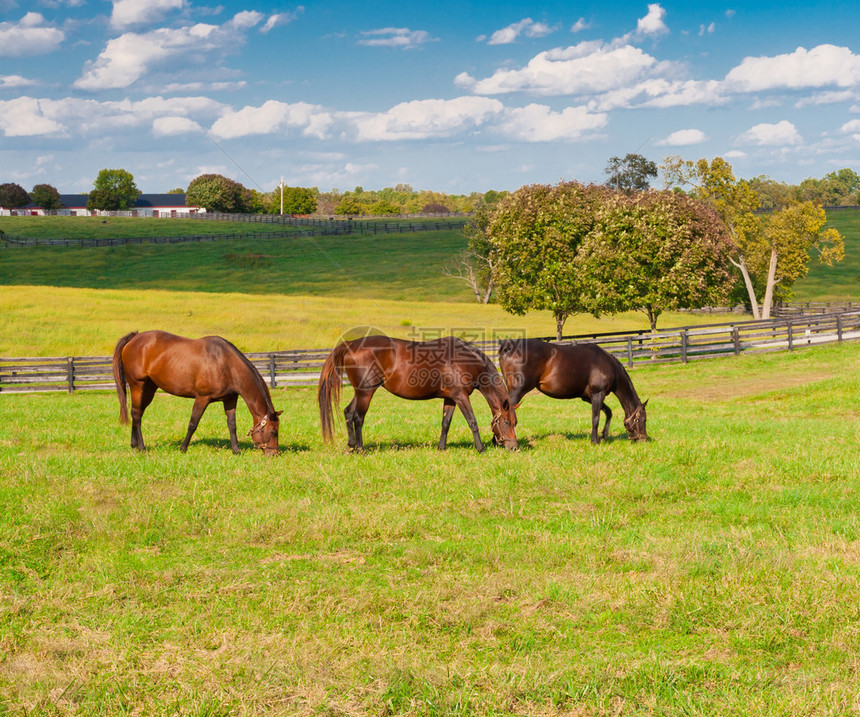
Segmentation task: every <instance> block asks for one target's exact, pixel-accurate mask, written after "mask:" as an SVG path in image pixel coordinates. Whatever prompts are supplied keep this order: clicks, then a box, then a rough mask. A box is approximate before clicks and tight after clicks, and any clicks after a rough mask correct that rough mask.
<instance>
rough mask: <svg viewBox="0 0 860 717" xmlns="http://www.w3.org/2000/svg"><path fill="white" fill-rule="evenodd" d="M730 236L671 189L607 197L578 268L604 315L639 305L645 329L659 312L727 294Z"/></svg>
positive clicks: (711, 215) (706, 211)
mask: <svg viewBox="0 0 860 717" xmlns="http://www.w3.org/2000/svg"><path fill="white" fill-rule="evenodd" d="M731 248H732V241H731V237H730V236H729V234H728V232H727V231H726V228H725V225H724V224H723V222H722V221H721V220H720V218H719V216H718V215H717V213H716V212H715V211H714V210H713V209H711V208H710V207H708V206H706V205H705V204H703V203H701V202H699V201H696V200H694V199H691V198H690V197H687V196H685V195H683V194H676V193H673V192H635V193H631V194H629V195H628V194H619V195H614V196H611V197H608V198H607V199H606V201H605V202H604V204H603V205H602V206H601V207H599V208H598V212H597V216H596V220H595V223H594V227H593V229H592V231H591V233H590V234H589V236H588V237H587V238H586V240H585V242H583V245H582V246H581V247H580V251H579V254H580V256H579V267H580V271H583V272H584V273H586V274H587V275H588V276H589V277H590V279H591V281H590V287H591V290H592V291H594V292H595V294H594V296H593V297H592V299H591V303H592V305H593V306H594V307H595V308H597V309H598V310H603V311H607V312H611V311H619V310H629V309H635V310H641V311H643V312H645V314H646V315H647V316H648V321H649V324H650V325H651V330H652V331H654V330H656V329H657V319H658V318H659V316H660V315H661V314H662V313H663V312H664V311H671V310H676V309H695V308H699V307H702V306H707V305H714V304H720V303H722V302H723V301H725V299H726V297H727V295H728V293H729V292H730V291H731V288H732V284H733V277H732V273H731V267H730V265H729V262H728V257H727V255H728V253H729V251H730V250H731Z"/></svg>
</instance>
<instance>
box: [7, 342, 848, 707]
mask: <svg viewBox="0 0 860 717" xmlns="http://www.w3.org/2000/svg"><path fill="white" fill-rule="evenodd" d="M858 375H860V345H858V344H856V343H855V344H845V345H841V346H833V347H827V348H817V349H807V350H803V351H798V352H795V353H793V354H779V355H770V356H764V357H761V356H760V357H755V358H752V359H750V358H746V357H741V358H738V359H721V360H715V361H708V362H702V363H697V364H693V365H688V366H672V367H660V368H654V367H649V368H643V369H638V370H637V371H636V372H634V374H633V379H634V381H635V383H636V387H637V389H638V391H639V392H640V394H641V395H642V396H643V397H647V398H650V399H651V402H650V403H649V434H650V435H651V437H652V440H651V441H650V442H649V443H647V444H632V443H629V442H628V441H627V440H626V438H624V435H623V432H622V429H621V426H620V420H619V416H620V415H621V412H620V410H618V409H619V407H618V404H617V401H615V399H614V397H613V398H612V399H610V405H612V407H613V410H616V419H615V423H614V426H613V429H612V431H611V435H610V440H609V441H607V442H606V443H604V444H602V445H600V446H597V447H595V446H592V445H591V444H590V443H589V441H588V432H589V430H590V421H589V410H588V407H587V406H586V404H584V403H582V402H581V401H565V402H560V401H552V400H551V399H548V398H546V397H543V396H540V395H530V396H528V397H526V399H525V400H524V402H523V404H522V406H521V408H520V411H519V427H518V433H519V441H520V446H521V450H520V451H519V452H518V453H509V452H507V451H503V450H501V449H488V451H487V452H486V453H485V454H481V455H478V454H476V453H475V451H474V448H473V447H472V444H471V443H472V442H471V435H470V433H469V431H468V428H467V427H466V425H465V422H464V421H463V419H462V416H460V415H459V414H457V415H456V416H455V419H454V423H453V425H452V428H451V435H450V439H449V449H448V451H447V452H445V453H439V452H438V451H437V450H436V449H435V443H436V441H437V440H438V434H439V424H440V419H441V402H439V401H432V402H426V403H423V402H406V401H401V400H398V399H395V398H394V397H392V396H390V395H388V394H386V393H385V392H380V393H379V394H378V396H377V398H376V400H375V401H374V404H373V406H372V408H371V412H370V413H369V414H368V417H367V423H366V426H365V440H366V445H367V448H368V452H367V453H366V454H365V455H353V454H349V453H347V452H346V451H345V448H344V447H345V442H346V437H345V432H344V430H343V426H342V424H341V425H340V426H338V430H337V433H336V440H337V444H336V445H335V446H326V445H324V444H323V443H322V441H321V439H320V437H319V425H318V417H317V412H316V405H315V395H314V391H313V390H309V389H290V390H288V391H287V390H283V389H278V390H276V391H275V392H274V393H273V398H274V401H275V405H276V406H277V407H278V408H279V409H284V410H285V413H284V415H283V417H282V431H281V445H282V448H283V452H282V454H281V455H279V456H277V457H275V458H273V459H266V458H264V457H263V456H262V455H261V454H259V453H258V452H254V451H252V450H251V448H250V439H248V438H243V439H242V441H241V443H242V447H243V449H244V450H243V453H242V454H241V455H240V456H234V455H232V454H231V453H230V450H229V440H228V438H227V430H226V425H225V421H224V417H223V412H221V411H220V410H218V408H217V406H214V407H211V408H210V410H209V411H208V412H207V413H206V415H204V418H203V421H202V422H201V425H200V428H199V429H198V432H197V434H196V436H195V439H194V441H193V442H192V444H191V447H190V449H189V451H188V453H187V454H184V455H183V454H180V453H179V451H178V446H179V442H180V440H181V439H182V437H183V436H184V432H185V426H186V423H187V419H188V415H189V412H190V401H187V400H183V399H177V398H173V397H169V396H166V395H164V394H159V395H157V396H156V399H155V401H154V403H153V405H152V406H151V407H150V409H149V411H148V412H147V415H146V419H145V423H144V431H145V432H146V436H147V440H148V443H149V446H150V452H149V453H147V454H145V455H136V454H133V453H132V451H131V450H130V448H129V447H128V440H129V429H128V427H126V426H120V425H119V424H118V423H117V402H116V397H115V396H114V395H112V394H110V393H107V392H105V393H94V394H78V395H75V396H66V395H30V396H6V397H3V396H0V412H2V415H3V420H2V421H0V505H2V506H3V510H2V511H0V546H2V552H0V556H2V557H0V589H2V601H0V704H2V705H3V706H4V707H5V709H6V710H7V711H8V712H9V713H18V712H25V711H28V712H30V713H38V714H117V713H145V714H176V713H181V714H189V715H204V714H205V715H215V714H284V715H287V714H289V715H311V714H328V715H347V714H355V715H359V714H389V715H400V714H426V715H430V714H449V715H454V714H475V715H492V714H496V715H500V714H545V715H556V714H583V715H598V714H607V715H608V714H653V713H659V714H666V715H676V714H677V715H680V714H691V713H692V714H726V713H735V714H738V713H743V714H761V715H796V714H845V713H849V712H852V711H856V710H857V709H858V708H860V702H858V692H857V663H856V655H857V652H858V649H860V632H858V629H857V625H858V617H860V616H858V605H860V552H858V546H860V521H858V517H857V515H858V492H857V491H858V480H860V461H858V451H857V445H858V444H860V421H858V419H860V411H858V401H860V382H858ZM348 396H349V390H348V389H347V391H346V392H345V396H344V398H345V399H346V398H347V397H348ZM474 405H475V407H476V413H477V415H478V420H479V423H480V425H481V430H482V434H483V435H484V436H487V435H488V434H489V428H488V424H489V420H490V416H489V411H488V409H487V406H486V404H485V403H484V402H483V401H482V400H481V399H480V398H479V397H477V396H476V398H475V401H474ZM238 413H239V429H240V436H242V435H243V434H244V432H245V431H247V429H248V428H249V427H250V416H249V415H248V413H247V410H246V409H245V408H244V405H243V404H242V403H241V402H240V410H239V412H238Z"/></svg>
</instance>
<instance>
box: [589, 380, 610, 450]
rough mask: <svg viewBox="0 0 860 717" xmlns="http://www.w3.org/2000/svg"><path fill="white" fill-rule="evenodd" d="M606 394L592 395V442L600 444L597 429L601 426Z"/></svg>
mask: <svg viewBox="0 0 860 717" xmlns="http://www.w3.org/2000/svg"><path fill="white" fill-rule="evenodd" d="M605 398H606V394H605V393H603V392H598V393H593V394H591V442H592V443H600V436H599V435H598V433H597V427H598V426H599V425H600V411H601V410H602V409H603V401H604V399H605Z"/></svg>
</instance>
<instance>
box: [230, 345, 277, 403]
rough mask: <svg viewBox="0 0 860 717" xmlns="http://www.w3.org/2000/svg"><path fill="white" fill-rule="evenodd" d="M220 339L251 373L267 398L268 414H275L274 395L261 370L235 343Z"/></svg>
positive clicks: (258, 387)
mask: <svg viewBox="0 0 860 717" xmlns="http://www.w3.org/2000/svg"><path fill="white" fill-rule="evenodd" d="M218 338H220V339H221V340H222V341H223V342H224V343H225V344H227V346H229V347H230V348H231V349H233V352H234V353H235V354H236V356H237V357H238V358H239V360H240V361H241V362H242V363H244V364H245V366H246V367H247V368H248V370H249V371H250V372H251V375H252V376H253V377H254V383H255V384H256V385H257V389H258V390H259V391H260V393H262V394H263V395H264V396H265V397H266V407H267V412H268V413H274V412H275V404H274V403H272V394H271V393H269V386H268V384H267V383H266V380H265V379H264V378H263V375H262V374H261V373H260V371H259V369H258V368H257V367H256V366H255V365H254V364H253V363H252V362H251V359H249V358H248V357H247V356H245V354H244V353H243V352H242V351H240V350H239V349H238V348H236V346H235V345H234V344H233V343H231V342H230V341H228V340H227V339H225V338H223V337H221V336H219V337H218Z"/></svg>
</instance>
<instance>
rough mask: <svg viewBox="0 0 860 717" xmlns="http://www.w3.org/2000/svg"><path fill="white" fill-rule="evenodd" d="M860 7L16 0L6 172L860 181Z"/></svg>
mask: <svg viewBox="0 0 860 717" xmlns="http://www.w3.org/2000/svg"><path fill="white" fill-rule="evenodd" d="M858 53H860V3H857V2H856V0H853V1H852V2H841V1H838V0H837V1H834V2H826V3H819V4H817V5H810V4H808V3H798V2H795V1H794V0H784V1H783V2H780V3H776V2H754V3H750V2H744V3H734V2H729V3H728V4H726V3H713V2H695V3H692V2H670V1H668V0H667V1H663V2H656V3H648V2H629V1H627V0H623V1H621V2H612V3H608V2H594V1H593V0H589V1H587V2H565V3H562V2H554V1H551V2H540V3H539V2H534V1H532V0H523V1H520V2H494V3H470V2H450V1H449V0H437V2H433V3H428V2H422V3H411V2H408V1H407V2H390V1H389V0H376V1H375V2H367V3H361V2H325V3H314V2H308V3H306V4H304V5H295V4H294V5H290V4H286V5H285V4H280V3H278V2H272V1H270V0H242V2H235V1H233V0H228V1H226V2H220V3H218V4H206V3H205V2H199V1H198V0H113V1H109V0H0V182H10V181H11V182H17V183H18V184H21V185H22V186H23V187H24V188H25V189H28V190H29V189H31V188H32V186H33V185H34V184H38V183H43V182H47V183H49V184H53V185H54V186H56V187H57V188H58V189H59V190H60V191H61V192H86V191H89V190H90V189H91V188H92V183H93V180H94V179H95V177H96V175H97V174H98V171H99V170H100V169H102V168H106V167H107V168H123V169H127V170H128V171H130V172H132V174H133V175H134V177H135V179H136V181H137V185H138V187H139V188H140V189H141V190H142V191H145V192H163V191H167V190H170V189H172V188H174V187H186V186H187V185H188V182H189V181H190V180H191V179H193V178H194V177H196V176H198V175H199V174H202V173H204V172H217V173H220V174H225V175H227V176H229V177H232V178H233V179H236V180H237V181H240V182H242V183H243V184H245V185H246V186H248V187H254V188H257V189H260V190H262V191H270V190H271V189H273V188H274V187H275V186H276V185H277V184H278V182H279V180H280V178H281V177H283V178H284V181H285V182H286V183H287V184H288V185H292V186H306V187H311V186H315V187H318V188H319V189H320V190H322V191H328V190H330V189H332V188H338V189H341V190H347V189H353V188H354V187H356V186H363V187H364V188H366V189H381V188H383V187H386V186H394V185H396V184H399V183H405V184H410V185H412V186H413V187H414V188H415V189H433V190H437V191H443V192H447V193H469V192H472V191H479V192H483V191H486V190H488V189H498V190H501V189H511V190H512V189H516V188H517V187H520V186H522V185H524V184H530V183H535V182H540V183H554V182H558V181H560V180H563V179H577V180H580V181H584V182H591V181H595V182H602V181H605V179H606V177H605V175H604V168H605V166H606V164H607V160H608V159H609V158H610V157H612V156H614V155H619V156H623V155H624V154H626V153H627V152H636V153H640V154H643V155H645V156H646V157H648V158H649V159H652V160H654V161H655V162H657V163H658V164H659V163H660V161H661V160H662V159H663V158H664V157H666V156H668V155H681V156H682V157H684V158H686V159H698V158H700V157H707V158H712V157H715V156H723V157H725V158H727V159H728V160H729V161H730V162H731V163H732V166H733V167H734V168H735V173H736V174H737V175H739V176H743V177H753V176H757V175H761V174H765V175H768V176H770V177H772V178H774V179H776V180H779V181H786V182H792V183H796V182H799V181H801V180H802V179H804V178H805V177H821V176H823V175H824V174H826V173H827V172H830V171H832V170H835V169H840V168H843V167H850V168H852V169H855V170H856V171H860V54H858Z"/></svg>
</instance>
